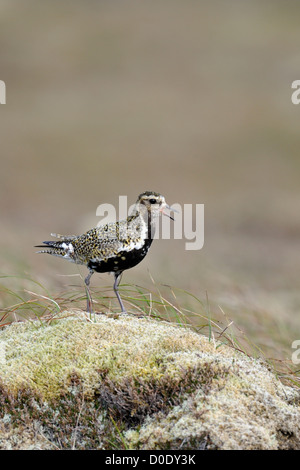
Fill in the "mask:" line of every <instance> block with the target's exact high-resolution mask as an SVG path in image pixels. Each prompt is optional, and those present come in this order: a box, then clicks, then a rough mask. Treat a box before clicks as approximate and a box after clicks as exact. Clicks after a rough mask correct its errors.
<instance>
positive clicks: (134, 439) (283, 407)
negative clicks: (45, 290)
mask: <svg viewBox="0 0 300 470" xmlns="http://www.w3.org/2000/svg"><path fill="white" fill-rule="evenodd" d="M216 346H217V345H215V344H214V343H213V342H209V340H208V339H207V338H206V337H204V336H201V335H198V334H196V333H194V332H192V331H190V330H188V329H184V328H180V327H178V326H175V325H174V326H173V325H170V324H168V323H166V322H158V321H154V320H151V319H137V318H134V317H131V316H120V317H119V318H117V319H114V318H108V317H107V316H104V315H101V316H97V317H96V318H95V321H90V318H89V317H88V316H87V315H85V314H84V313H83V312H81V311H69V312H64V313H63V314H61V316H60V317H58V318H56V319H55V321H52V322H51V323H40V322H37V321H27V322H23V323H15V324H12V325H10V326H9V327H6V328H5V329H3V330H2V331H1V332H0V388H1V390H0V424H1V426H2V427H3V429H4V430H5V432H4V431H3V435H5V436H7V437H6V438H5V439H4V438H3V437H2V440H0V448H9V447H11V448H24V446H26V445H27V444H24V442H25V441H24V440H23V441H22V440H20V439H19V438H18V436H25V435H28V436H31V437H28V439H29V441H28V440H26V442H30V444H28V446H29V447H30V446H31V447H33V448H38V447H39V446H41V445H42V446H44V447H43V448H53V447H59V448H79V449H86V448H98V449H101V448H102V449H108V448H116V447H117V448H123V447H124V445H126V447H129V448H134V449H139V448H140V449H156V448H157V449H168V448H178V447H180V448H192V449H194V448H199V447H201V448H204V447H205V448H299V447H300V429H299V422H300V419H299V418H300V413H299V409H298V408H297V406H296V405H295V404H294V402H295V400H296V399H297V391H295V390H294V389H292V388H289V387H285V386H283V385H282V384H281V383H280V382H279V381H278V380H277V379H276V377H275V376H274V375H273V374H272V373H271V372H270V371H269V370H268V369H267V368H266V367H265V365H264V364H263V363H262V362H260V361H257V360H254V359H251V358H248V357H247V356H245V355H242V354H240V353H238V352H236V351H234V350H232V349H231V348H229V347H226V346H225V345H221V346H219V347H218V348H216ZM33 425H34V427H35V429H36V432H35V433H34V435H32V429H33ZM14 429H15V432H13V430H14ZM20 430H22V432H21V431H20ZM30 430H31V431H30ZM120 436H122V438H121V437H120ZM3 439H4V440H3ZM41 442H42V444H41ZM45 446H46V447H45ZM31 447H30V448H31Z"/></svg>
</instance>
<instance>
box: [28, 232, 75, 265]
mask: <svg viewBox="0 0 300 470" xmlns="http://www.w3.org/2000/svg"><path fill="white" fill-rule="evenodd" d="M51 236H52V237H56V238H58V239H59V240H55V241H54V240H51V241H46V242H43V245H36V246H35V248H43V249H42V250H39V251H37V253H48V254H49V255H53V256H59V257H61V258H66V259H70V260H73V259H74V245H73V243H72V242H74V239H75V238H76V236H75V235H69V236H63V235H59V234H55V233H51Z"/></svg>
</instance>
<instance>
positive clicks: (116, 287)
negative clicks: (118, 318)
mask: <svg viewBox="0 0 300 470" xmlns="http://www.w3.org/2000/svg"><path fill="white" fill-rule="evenodd" d="M121 277H122V272H121V273H120V272H116V273H115V283H114V291H115V294H116V296H117V299H118V301H119V304H120V307H121V310H122V313H127V312H126V309H125V307H124V305H123V302H122V299H121V297H120V294H119V291H118V287H119V284H120V281H121Z"/></svg>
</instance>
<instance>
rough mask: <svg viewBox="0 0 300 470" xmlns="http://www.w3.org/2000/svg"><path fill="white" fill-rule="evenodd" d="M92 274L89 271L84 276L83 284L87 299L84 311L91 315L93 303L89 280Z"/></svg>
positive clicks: (91, 271)
mask: <svg viewBox="0 0 300 470" xmlns="http://www.w3.org/2000/svg"><path fill="white" fill-rule="evenodd" d="M93 274H94V271H93V269H90V272H89V273H88V275H87V276H86V278H85V280H84V282H85V290H86V297H87V306H86V309H87V311H88V312H89V313H93V302H92V296H91V291H90V280H91V277H92V275H93Z"/></svg>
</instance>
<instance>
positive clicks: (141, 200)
mask: <svg viewBox="0 0 300 470" xmlns="http://www.w3.org/2000/svg"><path fill="white" fill-rule="evenodd" d="M166 209H168V210H169V211H171V212H175V209H172V208H171V207H170V206H169V205H168V204H167V203H166V200H165V198H164V196H162V195H161V194H159V193H157V192H154V191H145V192H143V193H142V194H140V195H139V196H138V198H137V201H136V203H135V205H134V206H133V210H132V212H131V214H130V215H128V217H127V218H126V219H124V220H120V221H117V222H110V223H107V224H102V225H99V226H97V227H95V228H92V229H91V230H89V231H87V232H86V233H84V234H83V235H78V236H76V235H69V236H64V235H59V234H54V233H52V234H51V236H53V237H55V238H56V239H57V240H52V241H44V242H42V243H43V245H36V248H42V250H39V251H38V252H37V253H47V254H50V255H53V256H58V257H60V258H63V259H66V260H68V261H71V262H73V263H76V264H81V265H85V266H86V267H87V268H88V275H87V276H86V278H85V280H84V282H85V287H86V294H87V311H88V312H89V313H92V297H91V293H90V288H89V286H90V280H91V277H92V275H93V274H94V273H95V272H97V273H113V274H114V285H113V290H114V292H115V294H116V297H117V299H118V301H119V305H120V307H121V311H122V313H125V314H126V313H127V311H126V309H125V307H124V304H123V302H122V299H121V297H120V294H119V289H118V287H119V283H120V281H121V276H122V274H123V271H125V270H127V269H130V268H133V267H134V266H136V265H137V264H139V263H140V262H141V261H142V260H143V259H144V258H145V256H146V255H147V253H148V251H149V248H150V246H151V244H152V242H153V238H154V234H155V222H156V219H157V217H159V216H160V215H161V214H163V215H166V216H168V217H169V218H170V219H171V220H174V218H173V217H172V216H171V215H170V214H168V213H166V212H165V210H166Z"/></svg>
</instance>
